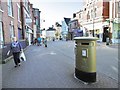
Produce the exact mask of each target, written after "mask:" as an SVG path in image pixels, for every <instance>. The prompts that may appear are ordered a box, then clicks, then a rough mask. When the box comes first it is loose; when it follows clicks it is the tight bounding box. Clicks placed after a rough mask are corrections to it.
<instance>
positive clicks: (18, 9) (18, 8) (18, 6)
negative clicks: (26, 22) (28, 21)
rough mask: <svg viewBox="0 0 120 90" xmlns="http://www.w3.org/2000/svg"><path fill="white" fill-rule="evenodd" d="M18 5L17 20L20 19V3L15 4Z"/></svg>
mask: <svg viewBox="0 0 120 90" xmlns="http://www.w3.org/2000/svg"><path fill="white" fill-rule="evenodd" d="M17 6H18V21H20V18H21V10H20V5H19V4H17Z"/></svg>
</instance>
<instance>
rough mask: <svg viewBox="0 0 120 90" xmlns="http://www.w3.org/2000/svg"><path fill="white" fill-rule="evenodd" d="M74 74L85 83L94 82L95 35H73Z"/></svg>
mask: <svg viewBox="0 0 120 90" xmlns="http://www.w3.org/2000/svg"><path fill="white" fill-rule="evenodd" d="M74 40H75V43H76V45H75V46H76V47H75V54H76V55H75V76H76V77H77V78H78V79H80V80H82V81H84V82H87V83H92V82H96V40H97V38H96V37H75V38H74Z"/></svg>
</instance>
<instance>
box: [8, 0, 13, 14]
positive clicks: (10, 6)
mask: <svg viewBox="0 0 120 90" xmlns="http://www.w3.org/2000/svg"><path fill="white" fill-rule="evenodd" d="M8 15H9V16H13V10H12V1H11V0H8Z"/></svg>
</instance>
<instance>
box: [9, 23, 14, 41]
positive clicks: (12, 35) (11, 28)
mask: <svg viewBox="0 0 120 90" xmlns="http://www.w3.org/2000/svg"><path fill="white" fill-rule="evenodd" d="M13 37H15V32H14V26H13V25H10V39H11V41H12V38H13Z"/></svg>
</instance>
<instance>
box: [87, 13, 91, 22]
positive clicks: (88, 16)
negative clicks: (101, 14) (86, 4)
mask: <svg viewBox="0 0 120 90" xmlns="http://www.w3.org/2000/svg"><path fill="white" fill-rule="evenodd" d="M88 19H90V13H89V11H88V13H87V20H88Z"/></svg>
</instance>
